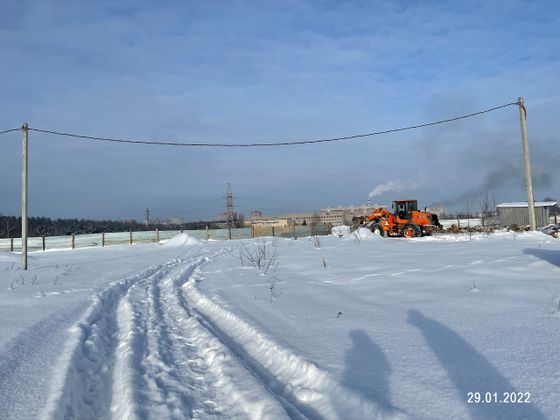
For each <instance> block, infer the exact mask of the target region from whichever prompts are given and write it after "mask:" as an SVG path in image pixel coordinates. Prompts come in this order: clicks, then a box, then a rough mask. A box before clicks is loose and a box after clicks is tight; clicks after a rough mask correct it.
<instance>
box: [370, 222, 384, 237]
mask: <svg viewBox="0 0 560 420" xmlns="http://www.w3.org/2000/svg"><path fill="white" fill-rule="evenodd" d="M369 228H370V230H371V232H372V233H376V231H377V233H378V234H379V236H383V226H381V223H374V224H372V225H371V226H370V227H369Z"/></svg>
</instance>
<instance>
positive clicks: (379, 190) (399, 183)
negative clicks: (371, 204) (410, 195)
mask: <svg viewBox="0 0 560 420" xmlns="http://www.w3.org/2000/svg"><path fill="white" fill-rule="evenodd" d="M416 184H417V183H416V182H415V181H413V180H404V181H403V180H400V179H396V180H394V181H388V182H386V183H385V184H381V185H378V186H377V187H375V188H374V189H373V190H371V192H370V193H369V198H373V197H377V196H379V195H383V194H385V193H386V192H401V191H404V190H408V189H411V188H415V187H416Z"/></svg>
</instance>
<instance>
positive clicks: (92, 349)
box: [41, 263, 169, 419]
mask: <svg viewBox="0 0 560 420" xmlns="http://www.w3.org/2000/svg"><path fill="white" fill-rule="evenodd" d="M168 264H169V263H168ZM165 266H166V265H156V266H152V267H150V268H148V269H147V270H145V271H144V272H142V273H140V274H138V275H135V276H131V277H128V278H126V279H124V280H120V281H117V282H115V283H113V284H112V285H111V286H109V287H108V288H107V289H105V290H104V291H102V292H99V293H98V294H97V295H96V296H95V298H94V300H93V303H92V305H91V306H90V307H89V308H88V310H86V312H85V314H84V315H83V317H82V319H81V320H80V322H79V323H78V324H77V325H75V326H74V327H72V328H70V330H69V332H70V339H69V340H68V341H67V344H66V346H65V348H64V349H63V352H62V354H61V356H60V357H59V361H58V363H57V366H55V368H54V377H53V380H52V384H51V391H50V397H49V400H48V402H47V404H46V406H45V408H44V410H43V415H42V416H41V417H42V418H47V419H51V418H53V419H59V418H60V419H61V418H81V419H88V418H108V417H110V405H111V400H112V372H113V369H114V355H115V351H116V347H117V343H116V341H115V337H116V332H117V318H116V310H117V306H118V304H119V301H120V300H121V299H122V297H123V296H124V295H125V294H126V293H127V291H128V289H129V288H130V287H131V285H132V284H134V283H136V282H141V281H143V280H145V279H147V278H151V277H157V276H158V275H161V272H162V270H164V269H165Z"/></svg>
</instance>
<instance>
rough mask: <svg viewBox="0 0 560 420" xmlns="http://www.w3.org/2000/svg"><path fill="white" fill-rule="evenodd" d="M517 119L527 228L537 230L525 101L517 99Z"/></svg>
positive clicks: (521, 98) (520, 98)
mask: <svg viewBox="0 0 560 420" xmlns="http://www.w3.org/2000/svg"><path fill="white" fill-rule="evenodd" d="M518 102H519V117H520V119H521V142H522V144H523V158H524V160H525V186H526V187H527V207H528V209H529V227H530V229H531V230H537V218H536V216H535V197H534V195H533V180H532V178H531V159H530V157H529V141H528V140H527V109H526V108H525V99H523V96H521V97H519V99H518Z"/></svg>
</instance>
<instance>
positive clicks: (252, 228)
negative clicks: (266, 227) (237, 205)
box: [251, 225, 255, 238]
mask: <svg viewBox="0 0 560 420" xmlns="http://www.w3.org/2000/svg"><path fill="white" fill-rule="evenodd" d="M254 237H255V226H253V225H251V238H254Z"/></svg>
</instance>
